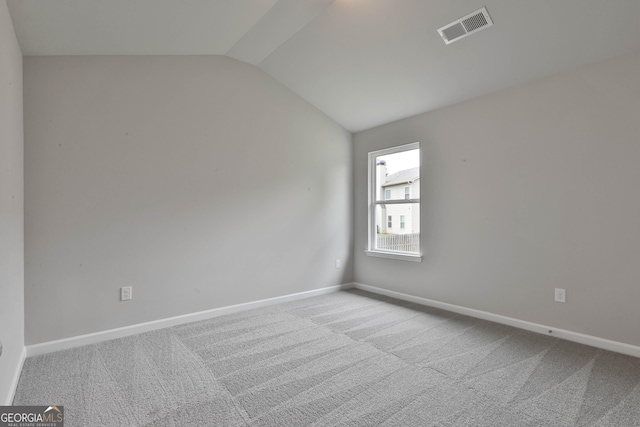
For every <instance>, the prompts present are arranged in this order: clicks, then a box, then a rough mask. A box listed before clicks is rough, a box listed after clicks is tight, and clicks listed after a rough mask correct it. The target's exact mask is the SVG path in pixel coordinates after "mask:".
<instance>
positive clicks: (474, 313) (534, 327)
mask: <svg viewBox="0 0 640 427" xmlns="http://www.w3.org/2000/svg"><path fill="white" fill-rule="evenodd" d="M353 287H355V288H356V289H361V290H363V291H369V292H373V293H376V294H380V295H386V296H388V297H392V298H396V299H399V300H403V301H409V302H414V303H416V304H420V305H426V306H429V307H436V308H441V309H443V310H447V311H452V312H454V313H459V314H464V315H467V316H471V317H475V318H478V319H484V320H490V321H492V322H496V323H501V324H503V325H508V326H513V327H516V328H520V329H525V330H527V331H532V332H538V333H540V334H544V335H550V336H554V337H557V338H562V339H565V340H568V341H573V342H577V343H580V344H585V345H590V346H592V347H597V348H601V349H604V350H610V351H615V352H616V353H622V354H627V355H629V356H634V357H640V347H638V346H635V345H631V344H626V343H621V342H618V341H611V340H608V339H604V338H599V337H594V336H591V335H585V334H581V333H578V332H572V331H567V330H565V329H558V328H554V327H552V326H545V325H541V324H538V323H532V322H527V321H524V320H519V319H514V318H512V317H507V316H501V315H499V314H493V313H489V312H487V311H481V310H475V309H473V308H467V307H462V306H459V305H455V304H448V303H445V302H440V301H435V300H431V299H427V298H422V297H417V296H414V295H408V294H404V293H402V292H396V291H390V290H387V289H382V288H377V287H375V286H370V285H364V284H362V283H354V284H353Z"/></svg>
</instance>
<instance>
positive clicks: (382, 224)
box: [374, 203, 420, 254]
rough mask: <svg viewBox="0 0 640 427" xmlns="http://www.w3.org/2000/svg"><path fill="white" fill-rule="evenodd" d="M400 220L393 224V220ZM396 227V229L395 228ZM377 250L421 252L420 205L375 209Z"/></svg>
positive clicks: (412, 204)
mask: <svg viewBox="0 0 640 427" xmlns="http://www.w3.org/2000/svg"><path fill="white" fill-rule="evenodd" d="M394 217H395V218H396V221H398V218H399V219H400V222H399V223H396V224H393V220H392V219H393V218H394ZM394 225H395V227H394ZM375 227H376V232H375V248H374V249H379V250H385V251H400V252H409V253H415V254H417V253H419V252H420V204H419V203H399V204H392V205H391V204H379V205H376V207H375Z"/></svg>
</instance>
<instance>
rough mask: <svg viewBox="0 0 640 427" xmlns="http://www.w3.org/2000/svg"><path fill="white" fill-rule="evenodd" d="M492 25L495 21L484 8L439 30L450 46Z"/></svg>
mask: <svg viewBox="0 0 640 427" xmlns="http://www.w3.org/2000/svg"><path fill="white" fill-rule="evenodd" d="M492 25H493V21H492V20H491V17H490V16H489V12H487V8H486V7H483V8H482V9H480V10H476V11H475V12H473V13H470V14H468V15H467V16H463V17H462V18H460V19H458V20H456V21H453V22H452V23H450V24H448V25H445V26H444V27H441V28H438V33H440V37H442V40H444V42H445V43H446V44H449V43H453V42H455V41H457V40H460V39H463V38H465V37H467V36H468V35H471V34H473V33H475V32H478V31H480V30H482V29H484V28H488V27H490V26H492Z"/></svg>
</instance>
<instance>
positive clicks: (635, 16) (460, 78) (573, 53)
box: [7, 0, 640, 132]
mask: <svg viewBox="0 0 640 427" xmlns="http://www.w3.org/2000/svg"><path fill="white" fill-rule="evenodd" d="M7 4H8V6H9V10H10V12H11V16H12V19H13V22H14V27H15V29H16V34H17V37H18V41H19V43H20V46H21V49H22V52H23V54H24V55H114V54H123V55H228V56H230V57H233V58H237V59H239V60H242V61H245V62H248V63H250V64H253V65H256V66H257V67H259V68H261V69H262V70H264V71H265V72H266V73H268V74H270V75H271V76H272V77H274V78H275V79H277V80H278V81H280V82H281V83H282V84H284V85H285V86H287V87H288V88H290V89H291V90H292V91H294V92H295V93H297V94H298V95H300V96H301V97H302V98H304V99H306V100H307V101H308V102H310V103H311V104H313V105H315V106H316V107H317V108H319V109H320V110H321V111H323V112H324V113H325V114H327V115H328V116H330V117H332V118H333V119H334V120H335V121H337V122H338V123H340V124H342V125H343V126H344V127H345V128H347V129H349V130H350V131H352V132H357V131H360V130H364V129H368V128H371V127H375V126H378V125H382V124H385V123H388V122H391V121H394V120H397V119H401V118H404V117H408V116H412V115H415V114H418V113H422V112H425V111H430V110H433V109H437V108H441V107H443V106H446V105H450V104H453V103H456V102H460V101H463V100H465V99H470V98H473V97H476V96H479V95H483V94H486V93H490V92H494V91H497V90H501V89H504V88H507V87H510V86H514V85H518V84H522V83H525V82H528V81H532V80H536V79H539V78H542V77H545V76H548V75H552V74H555V73H558V72H561V71H564V70H568V69H572V68H577V67H580V66H583V65H585V64H588V63H592V62H597V61H601V60H605V59H608V58H612V57H614V56H618V55H622V54H625V53H630V52H633V51H637V50H640V1H638V0H607V1H602V0H535V1H532V0H482V1H475V0H458V1H455V2H453V1H450V0H108V1H105V0H7ZM483 6H486V7H487V9H488V11H489V14H490V15H491V17H492V19H493V21H494V25H493V26H492V27H490V28H488V29H486V30H483V31H480V32H478V33H477V34H474V35H473V36H470V37H467V38H464V39H462V40H460V41H458V42H455V43H452V44H450V45H448V46H447V45H445V44H444V42H443V41H442V40H441V39H440V36H439V35H438V32H437V29H438V28H439V27H441V26H443V25H445V24H447V23H449V22H451V21H453V20H455V19H457V18H460V17H462V16H464V15H467V14H468V13H471V12H473V11H475V10H477V9H480V8H481V7H483Z"/></svg>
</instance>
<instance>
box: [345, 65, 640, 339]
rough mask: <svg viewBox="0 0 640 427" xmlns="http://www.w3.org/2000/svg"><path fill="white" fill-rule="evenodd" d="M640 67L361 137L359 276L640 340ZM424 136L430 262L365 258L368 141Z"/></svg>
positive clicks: (570, 79)
mask: <svg viewBox="0 0 640 427" xmlns="http://www.w3.org/2000/svg"><path fill="white" fill-rule="evenodd" d="M639 76H640V54H634V55H630V56H624V57H620V58H617V59H615V60H611V61H607V62H602V63H598V64H596V65H592V66H588V67H585V68H582V69H579V70H575V71H573V72H569V73H565V74H562V75H558V76H555V77H551V78H547V79H544V80H541V81H538V82H535V83H532V84H528V85H525V86H520V87H517V88H514V89H511V90H507V91H503V92H499V93H495V94H492V95H488V96H483V97H480V98H476V99H474V100H471V101H467V102H464V103H461V104H457V105H454V106H451V107H448V108H444V109H441V110H437V111H434V112H431V113H427V114H423V115H419V116H416V117H412V118H409V119H406V120H402V121H399V122H394V123H391V124H388V125H384V126H381V127H378V128H375V129H371V130H368V131H364V132H361V133H358V134H356V135H355V137H354V144H355V149H354V156H355V158H354V161H355V163H354V165H355V166H354V174H355V178H354V181H355V182H354V184H355V241H354V244H355V252H354V262H355V280H356V281H357V282H361V283H364V284H368V285H372V286H378V287H382V288H385V289H390V290H394V291H398V292H404V293H407V294H412V295H416V296H420V297H424V298H430V299H434V300H438V301H442V302H447V303H452V304H457V305H460V306H464V307H470V308H474V309H478V310H484V311H488V312H492V313H496V314H501V315H505V316H509V317H513V318H517V319H521V320H526V321H531V322H536V323H540V324H544V325H549V326H554V327H557V328H562V329H567V330H571V331H575V332H579V333H585V334H589V335H593V336H597V337H602V338H607V339H611V340H615V341H619V342H625V343H629V344H633V345H640V329H639V328H638V325H640V310H638V302H639V301H640V197H639V191H640V190H639V189H640V163H639V162H640V80H639ZM414 141H420V142H421V143H422V154H423V158H422V166H423V169H422V180H421V183H422V193H421V197H422V208H421V221H422V225H421V229H422V250H423V253H424V260H423V262H422V263H420V264H418V263H411V262H403V261H395V260H388V259H379V258H368V257H366V256H365V254H364V249H365V247H366V244H367V152H368V151H371V150H376V149H381V148H385V147H388V146H393V145H399V144H405V143H409V142H414ZM556 287H559V288H565V289H566V290H567V303H566V304H560V303H555V302H554V300H553V297H554V288H556Z"/></svg>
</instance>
